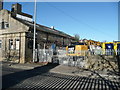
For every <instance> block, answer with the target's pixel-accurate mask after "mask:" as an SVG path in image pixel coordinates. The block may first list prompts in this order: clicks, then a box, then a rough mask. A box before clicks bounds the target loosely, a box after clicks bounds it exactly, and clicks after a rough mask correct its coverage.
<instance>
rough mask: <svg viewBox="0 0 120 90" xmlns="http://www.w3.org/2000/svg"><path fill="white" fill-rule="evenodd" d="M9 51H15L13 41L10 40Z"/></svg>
mask: <svg viewBox="0 0 120 90" xmlns="http://www.w3.org/2000/svg"><path fill="white" fill-rule="evenodd" d="M9 49H10V50H11V49H13V39H9Z"/></svg>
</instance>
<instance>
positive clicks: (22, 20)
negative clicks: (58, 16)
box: [0, 3, 74, 63]
mask: <svg viewBox="0 0 120 90" xmlns="http://www.w3.org/2000/svg"><path fill="white" fill-rule="evenodd" d="M33 28H34V22H33V21H32V16H31V15H29V14H26V13H23V12H22V6H21V5H20V4H18V3H17V4H13V5H12V9H11V11H8V10H5V9H2V10H0V60H4V59H6V58H10V57H11V58H12V59H13V60H18V62H19V63H25V62H27V61H30V60H32V51H33ZM72 40H74V38H73V37H72V36H70V35H68V34H66V33H64V32H61V31H58V30H56V29H54V27H52V28H49V27H46V26H43V25H39V24H36V46H37V44H39V45H40V48H43V46H44V44H45V45H46V46H47V47H46V48H49V47H50V46H51V45H52V44H53V43H55V44H56V45H57V46H58V47H61V46H65V45H68V44H70V43H71V41H72Z"/></svg>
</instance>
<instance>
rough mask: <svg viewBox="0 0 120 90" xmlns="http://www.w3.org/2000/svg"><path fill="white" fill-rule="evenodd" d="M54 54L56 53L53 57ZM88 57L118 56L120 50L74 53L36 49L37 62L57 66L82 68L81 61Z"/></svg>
mask: <svg viewBox="0 0 120 90" xmlns="http://www.w3.org/2000/svg"><path fill="white" fill-rule="evenodd" d="M54 53H56V54H55V55H54ZM90 55H106V56H113V55H120V50H108V49H106V50H92V51H90V50H87V51H75V52H74V53H71V52H68V51H66V50H56V51H53V50H52V49H38V50H37V56H38V61H39V62H54V61H55V62H57V63H59V64H64V65H70V66H81V67H82V66H83V64H84V62H83V60H84V59H86V57H87V56H90Z"/></svg>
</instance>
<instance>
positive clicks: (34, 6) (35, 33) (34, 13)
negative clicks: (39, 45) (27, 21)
mask: <svg viewBox="0 0 120 90" xmlns="http://www.w3.org/2000/svg"><path fill="white" fill-rule="evenodd" d="M36 6H37V4H36V0H35V4H34V37H33V62H35V41H36V40H35V38H36V37H35V36H36V11H37V10H36Z"/></svg>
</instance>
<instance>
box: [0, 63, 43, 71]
mask: <svg viewBox="0 0 120 90" xmlns="http://www.w3.org/2000/svg"><path fill="white" fill-rule="evenodd" d="M3 65H4V66H8V67H11V68H16V69H23V70H29V69H34V68H36V67H40V66H42V65H44V64H39V63H37V64H36V63H25V64H20V63H14V62H9V61H2V66H3Z"/></svg>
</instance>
